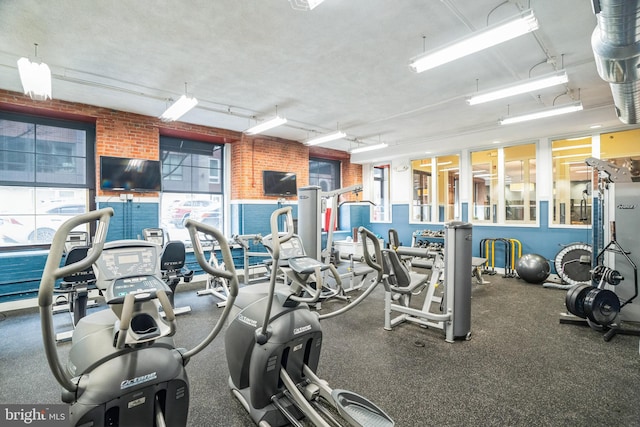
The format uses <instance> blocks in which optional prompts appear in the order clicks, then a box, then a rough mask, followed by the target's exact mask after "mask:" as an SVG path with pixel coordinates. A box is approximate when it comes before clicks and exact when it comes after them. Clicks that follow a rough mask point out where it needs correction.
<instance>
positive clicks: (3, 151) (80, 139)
mask: <svg viewBox="0 0 640 427" xmlns="http://www.w3.org/2000/svg"><path fill="white" fill-rule="evenodd" d="M94 140H95V128H94V126H93V125H91V124H86V123H76V122H70V121H65V120H53V119H46V118H37V117H31V116H23V115H17V114H10V113H0V176H1V178H0V199H1V200H4V201H5V203H2V205H1V206H0V247H4V248H6V247H17V246H25V245H42V244H48V243H50V242H51V240H52V238H53V235H54V233H55V231H56V230H57V229H58V227H60V225H61V224H62V222H64V221H65V220H67V219H68V218H70V217H71V216H74V215H77V214H78V213H82V212H86V211H88V210H90V208H91V207H92V206H93V205H92V202H91V201H90V197H89V189H90V188H93V187H94V186H95V183H94V181H95V178H94V174H93V171H94V170H95V169H94V168H95V165H94V161H93V158H94V155H93V145H94ZM6 201H10V203H7V202H6Z"/></svg>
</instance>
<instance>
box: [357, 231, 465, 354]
mask: <svg viewBox="0 0 640 427" xmlns="http://www.w3.org/2000/svg"><path fill="white" fill-rule="evenodd" d="M360 233H361V235H362V239H363V240H364V241H365V242H366V241H370V242H371V243H372V246H373V247H374V252H373V253H372V252H371V251H370V250H369V245H363V250H364V253H365V261H366V263H367V264H368V265H369V266H370V267H372V268H373V269H375V270H376V271H377V272H378V280H379V281H380V282H382V283H383V285H384V288H385V309H384V311H385V326H384V328H385V329H386V330H391V329H392V328H393V327H394V326H396V325H398V324H400V323H402V322H411V323H417V324H419V325H421V326H426V327H430V328H435V329H441V330H442V331H444V333H445V340H446V341H447V342H453V341H454V340H455V338H465V339H469V337H470V335H471V274H470V271H471V263H472V260H471V259H472V256H471V252H472V251H471V234H472V233H471V224H468V223H462V222H457V221H453V222H450V223H447V224H446V225H445V239H444V242H445V243H444V251H443V253H436V254H435V258H434V261H433V266H432V272H431V277H430V278H429V276H428V275H426V274H420V273H417V272H414V271H409V269H408V268H407V267H406V265H405V264H404V263H403V262H402V261H401V260H400V257H399V255H398V252H396V250H393V249H384V250H383V249H381V248H380V243H379V242H378V240H377V238H376V236H375V235H373V233H371V232H370V231H368V230H367V229H365V228H363V227H360ZM365 242H363V243H365ZM425 288H426V289H427V293H426V295H425V301H424V304H423V306H422V308H421V309H417V308H413V307H410V306H409V303H410V301H411V297H412V296H413V295H414V294H416V293H419V292H421V291H422V290H424V289H425ZM438 288H439V289H438ZM442 288H444V290H443V289H442ZM434 306H435V307H437V308H435V307H434ZM394 312H397V313H400V315H398V316H396V317H395V318H392V314H393V313H394Z"/></svg>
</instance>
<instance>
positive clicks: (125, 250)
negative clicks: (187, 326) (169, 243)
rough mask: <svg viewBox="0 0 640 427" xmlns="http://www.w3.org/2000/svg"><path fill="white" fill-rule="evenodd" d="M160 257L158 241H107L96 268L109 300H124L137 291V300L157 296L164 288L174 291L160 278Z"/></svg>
mask: <svg viewBox="0 0 640 427" xmlns="http://www.w3.org/2000/svg"><path fill="white" fill-rule="evenodd" d="M159 257H160V246H158V245H156V244H154V243H150V242H145V241H141V240H120V241H115V242H109V243H106V244H105V245H104V248H103V251H102V254H100V257H99V258H98V259H97V260H96V262H95V265H94V267H95V268H94V270H95V273H96V278H97V284H98V287H99V288H100V289H104V290H105V299H106V301H107V303H109V304H118V303H122V302H123V301H124V297H125V296H127V295H128V294H136V295H137V296H136V300H138V301H142V300H146V299H153V298H155V296H156V291H158V290H160V289H162V290H164V291H165V292H167V293H171V290H170V289H169V287H168V286H167V285H166V284H165V283H164V282H163V281H162V280H161V279H160V277H161V274H160V266H159Z"/></svg>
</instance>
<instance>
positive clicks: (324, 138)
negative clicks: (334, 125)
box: [304, 131, 347, 145]
mask: <svg viewBox="0 0 640 427" xmlns="http://www.w3.org/2000/svg"><path fill="white" fill-rule="evenodd" d="M345 136H347V134H346V133H344V132H342V131H337V132H333V133H329V134H327V135H322V136H318V137H315V138H311V139H308V140H306V141H305V142H304V145H318V144H322V143H324V142H329V141H335V140H336V139H342V138H344V137H345Z"/></svg>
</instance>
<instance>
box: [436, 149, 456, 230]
mask: <svg viewBox="0 0 640 427" xmlns="http://www.w3.org/2000/svg"><path fill="white" fill-rule="evenodd" d="M436 172H437V174H438V175H437V184H436V185H437V188H438V220H439V221H440V222H447V221H451V220H453V219H456V218H460V212H459V203H458V201H459V200H460V188H459V187H460V160H459V156H458V155H457V154H455V155H452V156H443V157H438V158H437V159H436Z"/></svg>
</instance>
